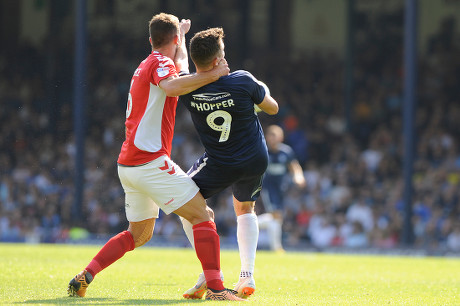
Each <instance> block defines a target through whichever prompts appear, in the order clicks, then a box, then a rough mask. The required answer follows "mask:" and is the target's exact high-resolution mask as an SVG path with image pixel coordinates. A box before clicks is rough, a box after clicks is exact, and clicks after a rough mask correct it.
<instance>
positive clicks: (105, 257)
mask: <svg viewBox="0 0 460 306" xmlns="http://www.w3.org/2000/svg"><path fill="white" fill-rule="evenodd" d="M132 250H134V240H133V235H131V233H130V232H128V231H124V232H121V233H119V234H118V235H116V236H114V237H112V238H111V239H110V240H109V241H107V243H106V244H105V245H104V246H103V247H102V249H101V250H100V251H99V253H97V255H96V256H94V258H93V260H91V262H90V263H89V264H88V266H87V267H86V271H88V272H89V273H90V274H91V275H92V276H93V277H95V276H96V274H98V273H99V272H101V271H102V270H104V269H105V268H107V267H108V266H110V265H111V264H113V263H114V262H115V261H117V260H118V259H120V258H121V257H122V256H123V255H125V253H126V252H129V251H132Z"/></svg>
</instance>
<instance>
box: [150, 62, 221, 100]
mask: <svg viewBox="0 0 460 306" xmlns="http://www.w3.org/2000/svg"><path fill="white" fill-rule="evenodd" d="M229 72H230V69H229V68H228V64H227V61H225V59H223V60H222V61H220V62H219V63H218V64H217V65H216V66H215V67H214V68H212V69H211V70H208V71H205V72H200V73H196V74H193V75H185V76H181V77H177V76H176V77H169V78H167V79H164V80H161V81H160V83H159V84H158V85H159V86H160V87H161V88H162V89H163V90H164V91H165V92H166V95H167V96H168V97H176V96H180V95H185V94H188V93H189V92H192V91H194V90H196V89H198V88H200V87H202V86H204V85H206V84H209V83H212V82H214V81H217V80H218V79H219V78H220V77H221V76H224V75H228V73H229Z"/></svg>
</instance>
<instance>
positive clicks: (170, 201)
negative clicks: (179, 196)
mask: <svg viewBox="0 0 460 306" xmlns="http://www.w3.org/2000/svg"><path fill="white" fill-rule="evenodd" d="M173 201H174V198H172V199H171V200H169V201H168V202H166V203H164V204H163V205H164V206H166V205H169V204H171V203H172V202H173Z"/></svg>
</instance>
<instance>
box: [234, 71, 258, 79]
mask: <svg viewBox="0 0 460 306" xmlns="http://www.w3.org/2000/svg"><path fill="white" fill-rule="evenodd" d="M229 77H231V78H250V79H253V80H254V81H255V80H256V78H255V77H254V76H253V75H252V74H251V73H250V72H249V71H246V70H236V71H233V72H231V73H230V74H229Z"/></svg>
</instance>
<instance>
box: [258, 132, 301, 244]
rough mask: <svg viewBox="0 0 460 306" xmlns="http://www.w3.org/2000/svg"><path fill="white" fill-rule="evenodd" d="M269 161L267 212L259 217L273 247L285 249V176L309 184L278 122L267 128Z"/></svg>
mask: <svg viewBox="0 0 460 306" xmlns="http://www.w3.org/2000/svg"><path fill="white" fill-rule="evenodd" d="M265 136H266V139H267V145H268V155H269V163H268V167H267V171H266V173H265V177H264V190H263V192H262V200H263V202H264V206H265V211H266V213H265V214H262V215H260V216H259V226H260V228H262V229H264V228H266V229H267V232H268V237H269V241H270V249H271V250H274V251H281V252H283V251H284V249H283V246H282V239H281V238H282V226H283V210H284V209H283V207H284V205H283V204H284V203H283V201H284V194H285V193H286V191H287V186H288V184H286V181H285V179H286V176H287V175H291V176H292V182H293V183H294V184H295V185H296V186H297V187H298V188H304V187H305V186H306V182H305V177H304V174H303V170H302V167H301V166H300V164H299V162H298V160H297V158H296V156H295V153H294V151H293V150H292V148H291V147H290V146H288V145H286V144H284V143H283V139H284V132H283V129H282V128H281V127H280V126H278V125H271V126H269V127H268V128H267V130H266V135H265Z"/></svg>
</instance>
